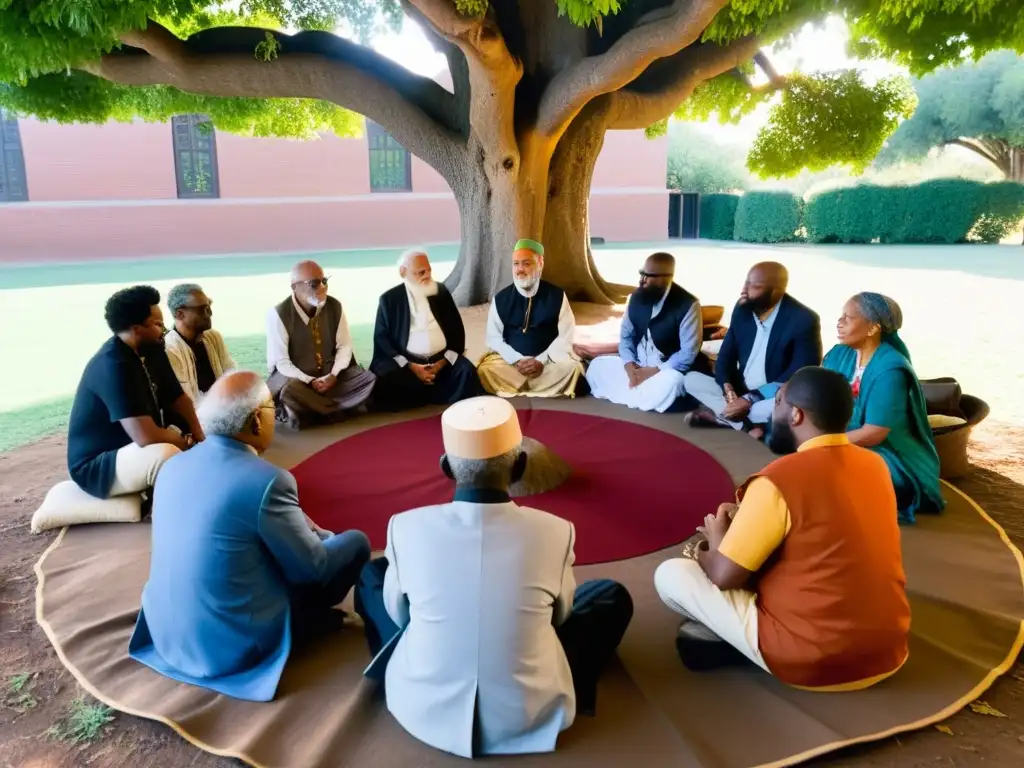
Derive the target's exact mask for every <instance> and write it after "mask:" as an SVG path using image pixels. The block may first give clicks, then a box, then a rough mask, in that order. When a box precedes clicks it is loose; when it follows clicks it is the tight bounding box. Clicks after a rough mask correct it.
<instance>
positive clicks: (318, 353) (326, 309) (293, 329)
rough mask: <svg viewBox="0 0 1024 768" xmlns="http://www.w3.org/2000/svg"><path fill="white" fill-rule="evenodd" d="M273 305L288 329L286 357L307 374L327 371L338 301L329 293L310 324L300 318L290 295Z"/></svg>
mask: <svg viewBox="0 0 1024 768" xmlns="http://www.w3.org/2000/svg"><path fill="white" fill-rule="evenodd" d="M274 309H275V311H276V312H277V316H278V317H280V318H281V322H282V323H283V324H284V329H285V331H287V332H288V358H289V359H290V360H291V361H292V362H293V363H294V364H295V365H296V367H298V369H299V370H300V371H302V372H303V373H304V374H306V375H307V376H314V377H317V378H319V377H320V376H324V375H326V374H328V373H330V372H331V368H333V367H334V348H335V345H336V341H337V337H338V325H339V324H340V323H341V302H339V301H338V300H337V299H336V298H334V297H333V296H328V297H327V303H326V304H324V306H323V307H322V308H321V309H320V311H319V312H318V313H317V315H316V317H313V318H310V321H309V325H307V324H306V323H304V322H302V318H301V317H300V316H299V310H297V309H296V308H295V304H294V303H293V302H292V297H291V296H289V297H288V298H287V299H285V300H284V301H282V302H281V303H280V304H278V305H277V306H276V307H275V308H274Z"/></svg>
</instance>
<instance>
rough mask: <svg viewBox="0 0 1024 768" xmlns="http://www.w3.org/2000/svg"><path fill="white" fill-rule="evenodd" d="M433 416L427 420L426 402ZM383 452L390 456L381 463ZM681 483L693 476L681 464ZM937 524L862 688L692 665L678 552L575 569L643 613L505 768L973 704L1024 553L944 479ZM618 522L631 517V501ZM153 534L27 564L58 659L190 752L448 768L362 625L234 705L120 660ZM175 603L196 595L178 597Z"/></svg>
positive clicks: (641, 757)
mask: <svg viewBox="0 0 1024 768" xmlns="http://www.w3.org/2000/svg"><path fill="white" fill-rule="evenodd" d="M527 407H529V408H532V409H534V410H545V411H547V410H559V411H573V412H576V413H588V414H590V415H594V416H602V417H605V418H610V419H613V420H620V421H633V422H636V423H639V424H642V425H644V426H646V427H649V428H651V429H654V430H658V431H660V432H663V433H667V434H674V435H677V436H678V438H679V439H681V440H684V441H688V442H692V443H694V444H695V445H696V446H697V447H698V448H700V449H702V450H705V451H707V452H708V453H709V454H711V455H712V456H713V457H714V458H715V459H716V460H717V461H718V462H719V463H721V464H722V465H724V466H725V467H726V468H727V469H728V470H729V471H730V473H731V474H732V475H733V479H734V480H738V479H740V478H742V477H743V476H744V475H746V474H747V473H749V472H752V471H756V470H757V469H759V468H760V467H761V466H763V465H764V464H765V463H767V461H769V460H770V458H771V456H770V455H769V454H768V453H767V451H766V450H765V449H764V448H763V447H762V446H759V445H757V444H756V443H755V442H754V441H752V440H750V439H749V438H747V437H745V436H743V435H736V434H733V433H732V431H731V430H724V431H717V430H712V431H710V432H706V431H694V430H689V429H688V428H686V427H685V426H684V424H683V421H682V419H681V418H679V417H677V416H659V415H656V414H641V413H636V412H632V411H627V410H625V409H620V408H616V407H615V406H611V405H609V404H607V403H602V402H601V401H596V400H593V399H589V398H588V399H583V400H578V401H575V402H567V401H560V402H549V403H533V404H530V405H528V406H527ZM425 413H427V412H425ZM425 413H421V414H409V415H405V416H398V417H394V418H391V419H383V418H376V417H375V418H367V419H359V420H356V421H353V422H351V423H349V424H347V425H342V426H339V427H336V428H332V429H329V430H314V431H311V432H309V433H300V434H299V435H295V436H287V435H283V436H282V438H281V440H280V441H279V443H278V444H277V445H276V446H275V448H274V450H273V451H272V452H271V453H270V456H271V457H272V459H273V460H274V461H276V462H278V463H280V464H281V465H282V466H287V467H292V466H295V465H297V464H299V463H301V462H302V461H303V460H305V459H307V458H309V457H310V456H312V455H313V454H315V453H317V452H318V451H320V450H322V449H324V448H326V447H327V446H329V445H331V444H333V443H334V442H336V441H337V440H339V439H352V438H353V437H354V436H356V435H357V434H359V433H360V432H365V431H367V430H371V429H375V428H379V427H381V426H384V425H385V424H387V423H394V422H398V421H407V420H409V419H415V418H422V417H423V416H424V415H425ZM385 458H386V457H385ZM678 480H679V485H680V486H681V487H682V486H684V485H685V483H686V482H687V478H686V476H685V475H684V474H683V472H682V471H681V472H680V473H679V476H678ZM944 490H945V495H946V498H947V501H948V503H949V505H948V507H947V509H946V511H945V513H944V514H942V515H941V516H936V517H925V516H922V517H921V518H919V522H918V524H917V525H916V526H914V527H912V528H908V529H905V530H904V531H903V554H904V565H905V568H906V572H907V578H908V592H909V595H910V602H911V608H912V612H913V618H912V624H911V639H910V649H911V651H910V658H909V660H908V662H907V664H906V665H905V666H904V667H903V669H902V670H900V672H899V673H898V674H896V675H895V676H894V677H892V678H890V679H889V680H886V681H885V682H883V683H881V684H879V685H877V686H875V687H874V688H871V689H868V690H866V691H858V692H853V693H841V694H821V693H811V692H807V691H799V690H794V689H791V688H787V687H786V686H784V685H781V684H779V683H778V681H776V680H774V679H773V678H771V677H770V676H769V675H767V674H766V673H764V672H762V671H760V670H758V669H755V668H753V667H748V668H743V669H734V670H729V671H720V672H715V673H708V674H703V675H701V674H694V673H691V672H688V671H687V670H686V669H684V668H683V667H682V665H681V664H680V663H679V660H678V658H677V657H676V654H675V649H674V646H673V638H674V634H675V629H676V627H677V625H678V621H679V617H678V616H676V615H675V614H673V613H672V612H671V611H669V610H668V609H666V608H665V607H664V606H663V605H662V604H661V602H660V601H659V600H658V597H657V594H656V593H655V591H654V587H653V584H652V575H653V573H654V569H655V568H656V567H657V565H658V563H659V562H661V561H662V560H663V559H664V558H666V557H670V556H672V555H673V554H674V547H673V548H669V549H666V550H662V551H659V552H655V553H652V554H649V555H644V556H642V557H636V558H633V559H629V560H620V561H616V562H605V563H601V564H599V565H590V566H585V567H582V568H578V569H577V574H576V576H577V579H578V580H579V581H583V580H585V579H589V578H596V577H608V578H613V579H617V580H618V581H620V582H622V583H623V584H625V585H626V586H627V587H628V589H629V591H630V593H631V595H632V596H633V600H634V605H635V614H634V618H633V622H632V624H631V625H630V627H629V630H628V631H627V633H626V635H625V637H624V639H623V642H622V645H621V646H620V648H619V653H618V659H617V661H616V662H615V663H614V664H613V665H612V667H611V668H610V669H609V670H608V671H607V673H606V675H605V676H604V677H603V678H602V680H601V684H600V688H599V694H598V711H597V716H596V717H594V718H588V717H579V718H577V721H576V723H575V724H574V725H573V726H572V728H570V729H569V730H568V731H567V732H566V733H564V734H563V735H562V736H561V737H560V738H559V742H558V749H557V751H555V752H554V753H551V754H544V755H532V756H527V757H517V758H491V759H488V760H487V761H486V762H487V764H488V765H494V766H500V767H501V768H535V767H536V768H595V766H597V767H602V766H609V767H611V766H620V765H629V764H634V763H638V762H639V763H642V764H643V765H644V766H651V767H652V768H661V767H662V766H664V767H665V768H668V767H669V766H671V767H672V768H746V767H748V766H782V765H791V764H794V763H797V762H800V761H803V760H806V759H808V758H811V757H813V756H815V755H819V754H823V753H825V752H829V751H832V750H835V749H838V748H840V747H842V746H846V745H849V744H853V743H857V742H862V741H871V740H873V739H878V738H883V737H886V736H889V735H892V734H894V733H899V732H901V731H906V730H911V729H914V728H920V727H923V726H926V725H928V724H930V723H934V722H938V721H939V720H941V719H943V718H945V717H948V716H949V715H950V714H952V713H953V712H954V711H956V710H958V709H960V708H961V707H963V706H965V705H966V704H967V703H968V702H970V701H971V700H973V699H974V698H976V697H977V696H979V695H980V694H981V693H982V692H983V691H984V690H985V689H986V688H987V687H988V686H990V685H991V684H992V682H993V681H994V680H995V679H996V677H998V675H1000V674H1002V673H1003V672H1005V671H1006V670H1007V669H1008V668H1009V666H1010V665H1011V664H1012V662H1013V660H1014V658H1015V657H1016V655H1017V653H1018V651H1019V650H1020V647H1021V644H1022V641H1024V640H1022V639H1024V633H1022V629H1024V580H1022V563H1021V557H1020V553H1019V552H1018V551H1017V550H1016V548H1015V547H1013V545H1012V544H1011V543H1010V542H1009V541H1008V539H1007V538H1006V536H1005V534H1004V533H1003V532H1002V530H1001V529H1000V528H999V527H998V526H997V525H996V524H995V523H994V522H993V521H992V520H991V519H990V518H989V517H988V516H987V515H986V514H985V513H984V512H983V511H982V510H981V509H980V508H979V507H978V506H977V505H975V504H974V503H973V502H972V501H971V500H970V499H969V498H967V497H966V496H964V495H963V494H961V493H960V492H959V491H957V490H956V489H955V488H953V487H952V486H945V488H944ZM621 512H622V515H623V517H624V518H629V517H630V516H631V515H632V514H633V512H634V510H633V509H631V508H628V507H627V508H623V509H622V510H621ZM149 535H150V526H149V525H146V524H142V525H139V524H135V525H132V524H118V525H92V526H80V527H76V528H69V529H66V530H65V531H64V532H62V533H61V535H60V536H58V537H57V539H56V540H55V541H54V543H53V545H52V546H51V547H50V549H48V550H47V552H46V553H45V554H44V555H43V557H42V558H40V560H39V562H38V563H37V564H36V573H37V575H38V577H39V586H38V590H37V603H36V608H37V618H38V621H39V623H40V625H41V626H42V627H43V629H44V631H45V632H46V634H47V637H48V638H49V639H50V642H51V643H52V644H53V646H54V648H55V649H56V651H57V653H58V655H59V657H60V659H61V661H62V662H63V663H64V665H65V666H66V667H67V668H68V669H69V670H70V671H71V672H72V674H73V675H74V676H75V677H76V678H77V680H78V681H79V683H80V684H81V685H82V686H83V688H85V689H86V690H87V691H88V692H89V693H91V694H92V695H93V696H95V697H97V698H99V699H100V700H102V701H103V702H105V703H106V704H108V705H109V706H111V707H114V708H116V709H119V710H121V711H123V712H126V713H129V714H134V715H138V716H140V717H146V718H151V719H154V720H158V721H160V722H162V723H165V724H167V725H168V726H170V727H172V728H174V729H175V730H176V731H178V733H180V734H181V735H182V736H183V737H184V738H186V739H188V740H189V741H191V742H192V743H193V744H195V745H197V746H198V747H200V748H202V749H205V750H207V751H209V752H214V753H216V754H221V755H229V756H233V757H238V758H240V759H242V760H244V761H246V762H248V763H250V764H253V765H259V766H266V767H267V768H271V767H273V768H278V767H281V768H284V767H285V766H287V767H289V768H291V767H292V766H302V767H303V768H362V767H363V766H370V765H373V766H380V768H406V767H407V766H415V767H416V768H455V767H456V766H464V765H465V764H466V761H465V760H462V759H460V758H456V757H453V756H451V755H447V754H444V753H441V752H437V751H436V750H433V749H431V748H429V747H427V746H425V745H423V744H421V743H419V742H417V741H415V740H414V739H413V738H411V737H410V736H409V735H408V734H406V733H405V732H404V731H403V730H402V728H401V727H400V726H399V725H398V724H397V723H396V722H395V721H394V719H393V718H392V717H391V716H390V715H389V714H388V712H387V709H386V705H385V702H384V700H383V696H382V694H381V691H380V689H379V688H378V687H377V686H376V685H375V684H373V683H370V682H368V681H366V680H365V679H364V678H363V677H362V670H363V668H364V666H365V665H366V663H367V661H368V657H369V655H368V652H367V650H366V644H365V641H364V638H363V636H362V632H361V631H360V630H359V629H357V628H348V629H346V630H344V631H342V632H340V633H339V634H338V635H337V636H336V637H333V638H330V639H329V640H326V641H325V642H323V643H322V644H321V645H319V646H317V647H316V648H315V649H311V651H310V652H307V653H305V654H302V655H296V657H295V658H293V659H292V660H290V661H289V663H288V666H287V668H286V670H285V674H284V677H283V679H282V682H281V686H280V688H279V691H278V697H277V699H276V700H275V701H273V702H269V703H265V704H257V703H253V702H243V701H236V700H232V699H229V698H226V697H224V696H219V695H216V694H213V693H210V692H208V691H206V690H203V689H199V688H195V687H191V686H187V685H183V684H180V683H176V682H173V681H171V680H168V679H166V678H164V677H161V676H160V675H158V674H156V673H155V672H153V671H152V670H150V669H148V668H147V667H144V666H142V665H140V664H138V663H136V662H134V661H132V660H131V659H130V658H129V657H128V654H127V647H128V639H129V637H130V636H131V632H132V628H133V625H134V621H135V617H136V615H137V613H138V609H139V599H140V595H141V591H142V587H143V584H144V583H145V580H146V578H147V574H148V569H149V544H150V542H149ZM182 599H183V600H184V599H189V596H188V595H182Z"/></svg>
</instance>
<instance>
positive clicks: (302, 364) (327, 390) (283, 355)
mask: <svg viewBox="0 0 1024 768" xmlns="http://www.w3.org/2000/svg"><path fill="white" fill-rule="evenodd" d="M291 280H292V295H291V296H289V297H288V298H287V299H285V300H284V301H282V302H281V303H280V304H278V305H277V306H276V307H274V308H273V309H271V310H270V312H269V313H268V314H267V366H268V367H269V368H270V379H269V380H268V382H267V383H268V384H269V385H270V391H271V392H272V393H273V395H274V402H275V403H277V408H278V412H277V416H278V419H279V420H281V421H283V422H287V424H288V425H289V426H291V427H293V428H295V429H299V428H301V427H303V426H306V425H307V424H309V423H311V422H315V421H322V422H330V421H334V420H337V419H339V418H342V417H344V415H345V413H346V411H352V410H355V409H357V408H360V407H362V406H363V405H365V404H366V401H367V400H369V399H370V395H371V394H372V393H373V386H374V383H375V382H376V380H377V379H376V377H375V376H374V375H373V374H372V373H370V372H369V371H367V370H365V369H363V368H362V367H361V366H360V365H359V364H358V363H357V362H356V359H355V355H354V354H353V351H352V336H351V335H350V334H349V330H348V320H347V319H346V318H345V311H344V310H343V309H342V307H341V302H340V301H338V300H337V299H335V298H334V297H333V296H328V295H327V278H326V277H324V271H323V270H322V269H321V268H320V265H319V264H317V263H316V262H315V261H300V262H299V263H298V264H296V265H295V266H294V267H293V268H292V274H291Z"/></svg>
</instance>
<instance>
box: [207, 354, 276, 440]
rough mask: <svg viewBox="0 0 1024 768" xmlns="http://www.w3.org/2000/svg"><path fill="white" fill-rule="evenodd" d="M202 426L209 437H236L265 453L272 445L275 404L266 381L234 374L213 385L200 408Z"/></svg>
mask: <svg viewBox="0 0 1024 768" xmlns="http://www.w3.org/2000/svg"><path fill="white" fill-rule="evenodd" d="M197 415H198V416H199V423H200V424H201V425H202V427H203V432H204V433H205V434H206V436H207V437H211V436H215V435H220V436H221V437H233V438H234V439H236V440H239V441H241V442H243V443H248V444H249V445H251V446H253V447H254V448H256V450H258V451H260V452H262V451H263V450H265V449H266V447H267V445H269V443H270V437H271V436H272V435H273V432H274V430H273V425H274V402H273V400H272V399H271V396H270V389H269V388H268V387H267V383H266V382H265V381H264V380H263V377H262V376H260V375H259V374H257V373H253V372H252V371H233V372H231V373H226V374H224V375H223V376H221V377H220V378H219V379H217V381H215V382H214V383H213V386H212V387H210V389H209V391H208V392H207V393H206V395H205V396H204V397H203V400H202V402H201V403H200V404H199V409H198V412H197Z"/></svg>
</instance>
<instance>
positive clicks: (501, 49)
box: [403, 0, 523, 171]
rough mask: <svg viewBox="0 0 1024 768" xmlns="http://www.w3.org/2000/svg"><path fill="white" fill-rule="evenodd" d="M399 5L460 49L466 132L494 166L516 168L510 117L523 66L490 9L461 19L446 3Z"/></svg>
mask: <svg viewBox="0 0 1024 768" xmlns="http://www.w3.org/2000/svg"><path fill="white" fill-rule="evenodd" d="M403 3H404V4H406V5H407V6H412V7H413V8H415V9H416V10H417V11H418V12H419V15H420V16H422V17H423V18H424V19H426V20H427V21H429V22H430V24H431V25H432V26H433V27H434V29H435V30H437V32H438V33H439V34H440V35H442V36H443V37H444V38H445V39H447V40H449V41H450V42H452V43H453V44H454V45H456V46H458V48H459V50H461V51H462V53H463V54H464V56H465V58H466V65H467V69H468V75H469V89H470V93H471V96H470V101H469V126H470V132H471V134H475V135H476V137H477V139H478V140H479V143H480V145H481V146H484V147H487V148H488V149H489V150H490V151H491V152H492V153H493V155H494V157H493V162H494V163H495V164H496V166H498V165H500V166H501V167H503V168H505V169H506V170H507V171H511V170H512V169H513V168H515V167H517V166H518V163H519V147H518V142H517V141H516V135H515V125H514V122H513V119H512V118H513V116H514V115H515V98H516V86H517V85H518V83H519V81H520V79H521V78H522V76H523V65H522V62H520V61H518V60H517V59H516V58H515V57H513V56H512V54H511V53H509V50H508V46H507V45H506V44H505V39H504V37H503V36H502V34H501V30H500V29H499V28H498V24H497V22H496V21H495V19H494V12H493V10H491V11H489V12H488V14H487V15H484V16H462V15H461V14H460V13H459V12H458V10H457V9H456V7H455V4H454V3H452V2H451V0H403ZM454 74H455V73H454V72H453V76H454ZM509 163H511V165H509Z"/></svg>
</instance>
